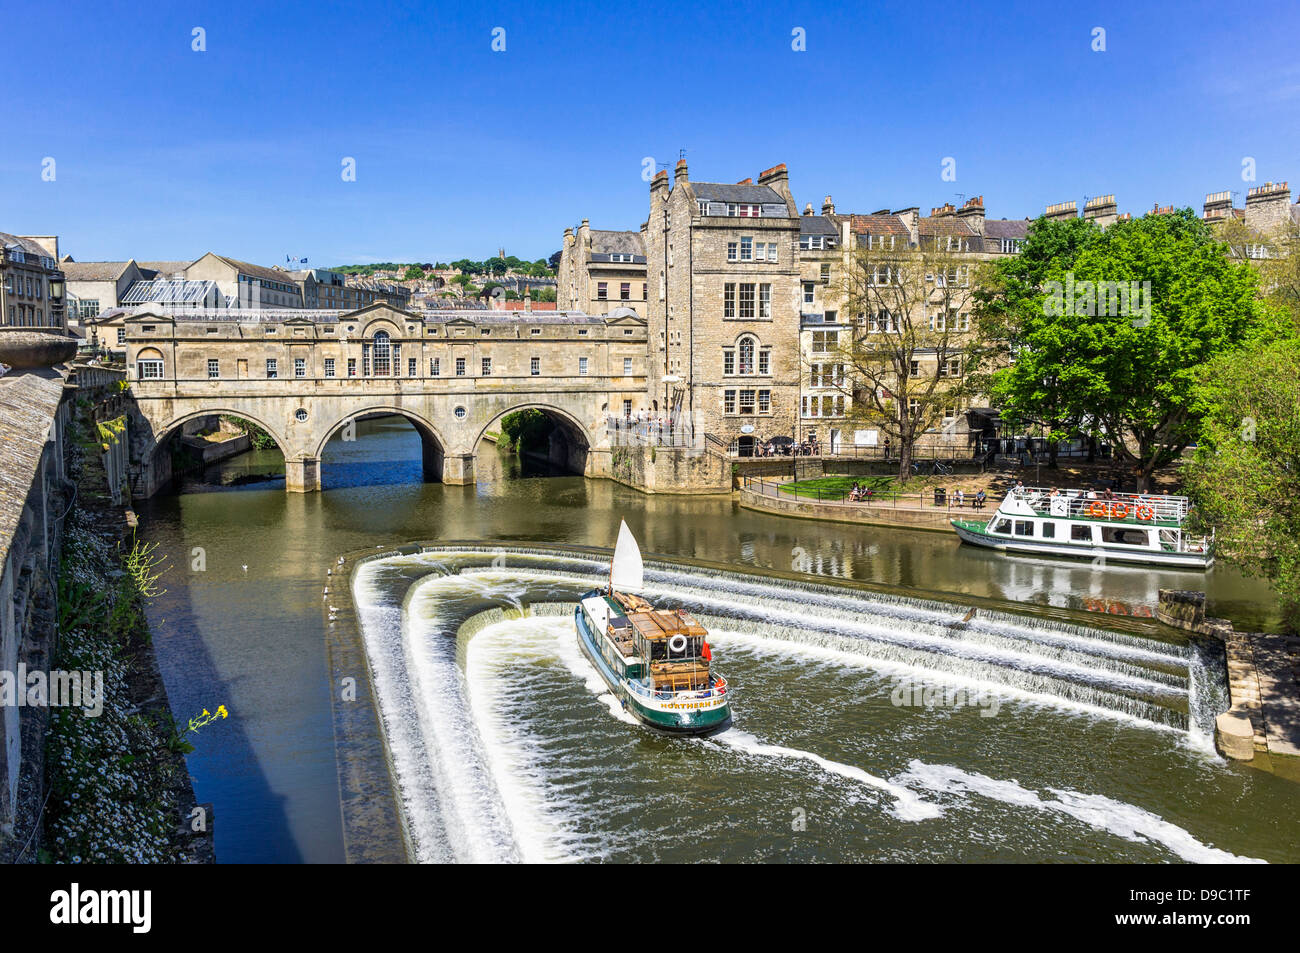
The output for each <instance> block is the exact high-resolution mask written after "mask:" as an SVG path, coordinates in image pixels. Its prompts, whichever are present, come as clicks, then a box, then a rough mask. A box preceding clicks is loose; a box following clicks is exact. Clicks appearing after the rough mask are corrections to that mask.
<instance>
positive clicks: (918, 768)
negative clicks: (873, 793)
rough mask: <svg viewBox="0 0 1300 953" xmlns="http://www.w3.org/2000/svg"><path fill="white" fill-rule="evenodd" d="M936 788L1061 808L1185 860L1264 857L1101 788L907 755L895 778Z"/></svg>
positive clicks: (1015, 803)
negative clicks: (999, 774)
mask: <svg viewBox="0 0 1300 953" xmlns="http://www.w3.org/2000/svg"><path fill="white" fill-rule="evenodd" d="M894 781H895V782H897V783H900V784H910V785H915V786H918V787H922V788H924V789H925V790H928V791H934V792H937V793H944V794H954V795H958V796H961V797H966V796H967V795H971V794H977V795H981V796H983V797H986V798H990V799H992V800H995V801H1000V802H1001V803H1003V804H1009V805H1011V806H1013V807H1022V808H1027V809H1029V810H1034V811H1044V812H1050V813H1055V814H1064V815H1066V816H1069V817H1072V818H1074V819H1075V820H1077V821H1082V822H1083V823H1084V824H1087V825H1088V826H1089V827H1092V828H1095V829H1096V830H1099V831H1106V832H1107V833H1110V834H1114V835H1115V836H1116V837H1122V838H1123V839H1124V840H1127V841H1132V842H1134V843H1143V842H1146V843H1151V844H1158V845H1160V846H1161V847H1163V848H1165V849H1166V850H1168V851H1170V852H1171V853H1173V854H1175V855H1176V856H1178V857H1180V858H1181V859H1183V860H1186V861H1190V862H1192V863H1200V864H1228V863H1263V861H1260V860H1254V859H1253V858H1248V857H1238V856H1237V855H1236V854H1232V853H1229V852H1228V851H1225V850H1219V849H1217V848H1215V847H1210V846H1208V845H1206V844H1203V843H1201V842H1200V841H1199V840H1197V839H1196V838H1195V837H1194V836H1192V834H1191V833H1189V832H1188V831H1186V830H1184V829H1183V828H1181V827H1179V826H1178V825H1177V824H1172V823H1170V822H1169V821H1166V820H1165V819H1164V818H1162V817H1160V816H1159V815H1157V814H1152V813H1151V812H1150V811H1147V810H1144V809H1142V808H1140V807H1137V806H1135V805H1133V804H1126V803H1125V802H1123V801H1116V800H1114V799H1113V798H1108V797H1105V796H1104V795H1101V794H1080V793H1079V792H1078V791H1062V790H1058V789H1056V788H1048V791H1049V792H1050V793H1051V794H1053V795H1055V796H1056V799H1055V800H1052V799H1048V798H1045V797H1043V796H1042V795H1041V794H1039V793H1038V792H1037V791H1031V790H1030V789H1028V788H1026V787H1023V786H1022V785H1021V784H1020V782H1019V781H1014V780H1012V781H999V780H997V779H996V778H990V777H988V776H987V775H983V774H979V773H976V772H971V771H963V770H962V769H961V768H956V767H953V766H952V765H946V764H925V763H923V762H921V761H911V762H910V763H909V764H908V766H907V771H906V772H904V773H903V774H901V775H899V776H898V777H896V778H895V779H894Z"/></svg>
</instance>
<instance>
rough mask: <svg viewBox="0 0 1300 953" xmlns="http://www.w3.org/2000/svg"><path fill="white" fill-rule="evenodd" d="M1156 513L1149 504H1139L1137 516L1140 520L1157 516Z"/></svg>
mask: <svg viewBox="0 0 1300 953" xmlns="http://www.w3.org/2000/svg"><path fill="white" fill-rule="evenodd" d="M1155 515H1156V513H1155V510H1153V509H1152V508H1151V507H1149V506H1139V507H1138V508H1137V518H1138V519H1140V520H1149V519H1153V518H1154V517H1155Z"/></svg>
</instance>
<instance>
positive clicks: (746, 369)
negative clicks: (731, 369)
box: [739, 337, 754, 374]
mask: <svg viewBox="0 0 1300 953" xmlns="http://www.w3.org/2000/svg"><path fill="white" fill-rule="evenodd" d="M739 371H740V373H741V374H752V373H754V339H753V338H751V337H743V338H741V339H740V367H739Z"/></svg>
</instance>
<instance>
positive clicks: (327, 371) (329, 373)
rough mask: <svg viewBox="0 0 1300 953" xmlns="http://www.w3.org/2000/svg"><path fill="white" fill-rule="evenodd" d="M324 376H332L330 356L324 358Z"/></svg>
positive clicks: (332, 364)
mask: <svg viewBox="0 0 1300 953" xmlns="http://www.w3.org/2000/svg"><path fill="white" fill-rule="evenodd" d="M325 376H326V377H333V376H334V358H332V357H327V358H325Z"/></svg>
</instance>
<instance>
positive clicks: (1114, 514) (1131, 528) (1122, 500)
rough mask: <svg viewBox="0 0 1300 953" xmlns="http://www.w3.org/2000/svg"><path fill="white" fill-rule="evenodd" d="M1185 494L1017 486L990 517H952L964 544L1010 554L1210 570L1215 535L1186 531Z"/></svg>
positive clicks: (1188, 506) (1187, 506)
mask: <svg viewBox="0 0 1300 953" xmlns="http://www.w3.org/2000/svg"><path fill="white" fill-rule="evenodd" d="M1189 509H1190V503H1189V501H1188V499H1187V497H1185V496H1167V495H1164V494H1159V495H1148V494H1139V493H1114V494H1110V495H1108V496H1098V495H1097V494H1096V493H1090V492H1087V491H1083V490H1056V489H1052V490H1048V489H1045V488H1043V487H1017V488H1016V489H1014V490H1012V491H1011V492H1010V493H1008V494H1007V495H1006V496H1005V497H1003V499H1002V502H1001V503H1000V504H998V508H997V511H996V512H995V513H994V514H993V516H992V518H991V519H987V520H986V519H980V520H969V519H955V520H952V521H951V522H952V526H953V529H955V530H956V531H957V535H958V536H960V537H961V539H962V541H963V542H966V543H973V544H975V545H976V546H988V547H990V548H992V549H997V550H1001V551H1002V552H1004V553H1022V554H1026V555H1033V556H1065V557H1073V558H1076V559H1091V560H1094V561H1097V562H1099V563H1102V564H1104V563H1105V562H1116V563H1136V564H1139V565H1144V566H1171V567H1176V568H1179V569H1199V570H1202V571H1204V570H1207V569H1209V568H1210V566H1211V565H1212V564H1213V563H1214V538H1213V537H1212V536H1209V537H1207V536H1197V535H1194V534H1189V533H1187V532H1186V531H1185V529H1184V523H1185V522H1186V520H1187V514H1188V511H1189Z"/></svg>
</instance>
